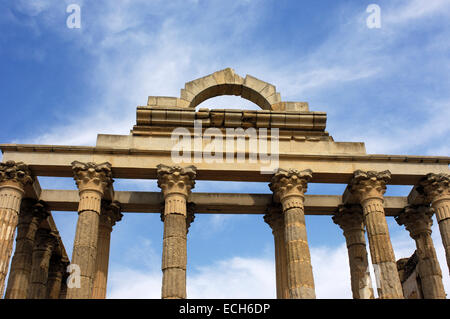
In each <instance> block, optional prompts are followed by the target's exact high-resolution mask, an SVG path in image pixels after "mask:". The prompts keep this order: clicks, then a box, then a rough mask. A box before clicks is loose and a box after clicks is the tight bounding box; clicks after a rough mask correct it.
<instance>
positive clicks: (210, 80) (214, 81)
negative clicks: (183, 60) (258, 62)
mask: <svg viewBox="0 0 450 319" xmlns="http://www.w3.org/2000/svg"><path fill="white" fill-rule="evenodd" d="M222 95H236V96H240V97H242V98H244V99H247V100H249V101H251V102H253V103H255V104H256V105H258V106H259V107H260V108H261V109H263V110H271V111H277V110H288V109H295V110H303V111H308V106H307V104H306V103H302V102H282V101H281V96H280V93H278V92H277V91H276V88H275V86H274V85H272V84H270V83H267V82H264V81H261V80H259V79H257V78H255V77H253V76H251V75H246V76H245V78H243V77H241V76H240V75H238V74H236V73H235V72H234V70H233V69H231V68H226V69H224V70H221V71H217V72H214V73H212V74H210V75H207V76H204V77H202V78H199V79H196V80H193V81H190V82H187V83H186V84H185V86H184V88H183V89H181V92H180V97H179V98H177V97H163V96H149V98H148V103H147V106H150V107H181V108H195V107H196V106H197V105H199V104H200V103H202V102H204V101H206V100H208V99H210V98H213V97H216V96H222Z"/></svg>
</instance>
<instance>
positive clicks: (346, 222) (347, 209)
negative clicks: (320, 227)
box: [332, 204, 364, 232]
mask: <svg viewBox="0 0 450 319" xmlns="http://www.w3.org/2000/svg"><path fill="white" fill-rule="evenodd" d="M332 219H333V222H334V223H335V224H337V225H339V227H341V229H342V230H343V231H344V232H347V231H351V230H361V229H362V230H364V224H363V213H362V208H361V205H355V204H345V205H339V206H338V208H337V210H336V213H335V214H334V215H333V217H332Z"/></svg>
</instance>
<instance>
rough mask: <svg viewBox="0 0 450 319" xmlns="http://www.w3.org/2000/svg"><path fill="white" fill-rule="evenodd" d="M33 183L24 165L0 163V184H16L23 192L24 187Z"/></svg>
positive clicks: (8, 162)
mask: <svg viewBox="0 0 450 319" xmlns="http://www.w3.org/2000/svg"><path fill="white" fill-rule="evenodd" d="M33 181H34V178H33V176H32V174H31V171H30V169H29V168H28V166H27V165H26V164H25V163H23V162H14V161H7V162H5V163H0V184H8V183H9V184H12V185H14V184H16V185H18V186H19V187H20V188H21V189H22V190H23V188H24V187H25V185H27V184H31V183H33Z"/></svg>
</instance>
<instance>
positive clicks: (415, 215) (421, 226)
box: [395, 205, 434, 239]
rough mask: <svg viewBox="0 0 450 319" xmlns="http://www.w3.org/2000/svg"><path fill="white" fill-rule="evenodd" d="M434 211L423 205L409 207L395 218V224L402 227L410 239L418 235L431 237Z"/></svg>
mask: <svg viewBox="0 0 450 319" xmlns="http://www.w3.org/2000/svg"><path fill="white" fill-rule="evenodd" d="M433 214H434V209H433V208H431V207H429V206H425V205H409V206H406V207H405V208H404V209H403V210H402V212H401V213H400V214H399V215H398V216H395V220H396V221H397V223H398V224H399V225H400V226H402V225H404V226H405V228H406V230H408V232H409V234H410V235H411V237H412V238H414V239H415V238H416V237H417V236H420V235H431V226H432V225H433V219H432V217H433Z"/></svg>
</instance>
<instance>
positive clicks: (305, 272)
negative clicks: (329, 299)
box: [269, 169, 316, 299]
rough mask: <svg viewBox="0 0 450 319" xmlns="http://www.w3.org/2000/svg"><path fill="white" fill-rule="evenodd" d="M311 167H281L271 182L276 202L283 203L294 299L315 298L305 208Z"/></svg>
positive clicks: (288, 261)
mask: <svg viewBox="0 0 450 319" xmlns="http://www.w3.org/2000/svg"><path fill="white" fill-rule="evenodd" d="M311 178H312V172H311V170H304V171H298V170H293V169H290V170H288V171H287V170H284V169H279V170H278V172H277V173H276V174H275V175H274V176H273V177H272V182H271V183H270V184H269V187H270V189H271V190H272V192H273V193H274V200H275V202H281V205H282V208H283V216H284V231H285V242H286V258H287V280H288V289H289V297H290V298H291V299H314V298H316V293H315V291H314V277H313V271H312V266H311V255H310V252H309V247H308V240H307V236H306V226H305V214H304V208H303V201H304V193H305V192H306V190H307V183H308V181H309V180H310V179H311Z"/></svg>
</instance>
